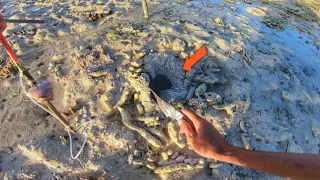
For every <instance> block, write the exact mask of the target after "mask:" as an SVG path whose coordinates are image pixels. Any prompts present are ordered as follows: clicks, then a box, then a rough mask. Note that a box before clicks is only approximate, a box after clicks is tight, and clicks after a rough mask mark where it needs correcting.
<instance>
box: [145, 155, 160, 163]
mask: <svg viewBox="0 0 320 180" xmlns="http://www.w3.org/2000/svg"><path fill="white" fill-rule="evenodd" d="M159 159H160V157H159V156H155V155H152V156H149V157H148V159H147V161H149V162H157V161H159Z"/></svg>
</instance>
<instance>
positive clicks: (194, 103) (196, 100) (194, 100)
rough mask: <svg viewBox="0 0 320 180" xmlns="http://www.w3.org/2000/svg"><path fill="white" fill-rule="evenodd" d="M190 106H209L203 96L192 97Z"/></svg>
mask: <svg viewBox="0 0 320 180" xmlns="http://www.w3.org/2000/svg"><path fill="white" fill-rule="evenodd" d="M188 105H189V106H192V107H194V108H196V109H205V108H207V104H206V103H205V102H204V99H202V98H192V99H190V100H189V102H188Z"/></svg>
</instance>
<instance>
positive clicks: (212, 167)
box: [209, 163, 222, 169]
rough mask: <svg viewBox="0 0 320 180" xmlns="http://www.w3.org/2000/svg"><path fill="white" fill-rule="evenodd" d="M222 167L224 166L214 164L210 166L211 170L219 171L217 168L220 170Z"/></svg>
mask: <svg viewBox="0 0 320 180" xmlns="http://www.w3.org/2000/svg"><path fill="white" fill-rule="evenodd" d="M221 166H222V164H215V163H212V164H210V165H209V168H211V169H217V168H219V167H221Z"/></svg>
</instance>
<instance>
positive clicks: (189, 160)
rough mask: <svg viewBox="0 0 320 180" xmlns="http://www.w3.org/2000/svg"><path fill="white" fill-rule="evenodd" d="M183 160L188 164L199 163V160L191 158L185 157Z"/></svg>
mask: <svg viewBox="0 0 320 180" xmlns="http://www.w3.org/2000/svg"><path fill="white" fill-rule="evenodd" d="M183 162H184V163H187V164H191V165H195V164H196V163H197V160H196V159H190V158H189V159H185V160H184V161H183Z"/></svg>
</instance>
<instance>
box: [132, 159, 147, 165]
mask: <svg viewBox="0 0 320 180" xmlns="http://www.w3.org/2000/svg"><path fill="white" fill-rule="evenodd" d="M132 165H134V166H145V165H146V162H145V161H142V160H133V161H132Z"/></svg>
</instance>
